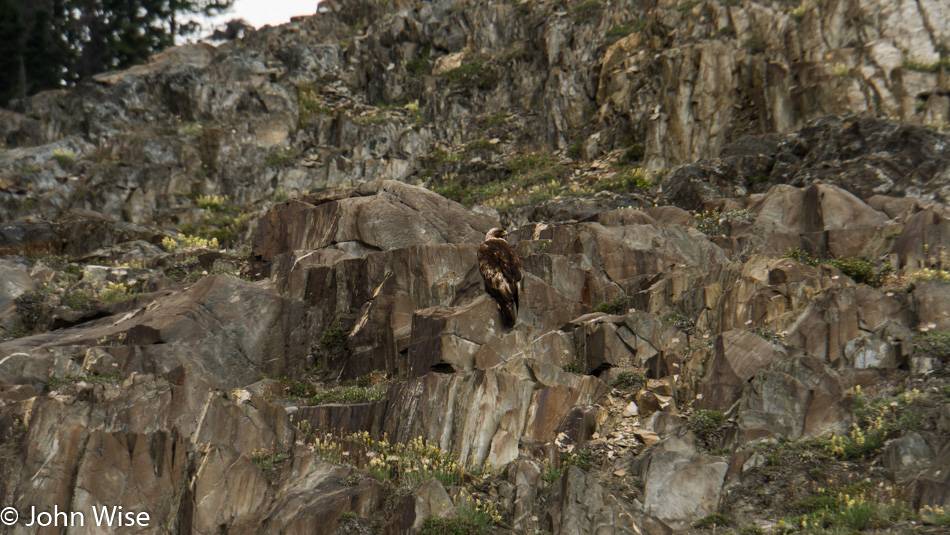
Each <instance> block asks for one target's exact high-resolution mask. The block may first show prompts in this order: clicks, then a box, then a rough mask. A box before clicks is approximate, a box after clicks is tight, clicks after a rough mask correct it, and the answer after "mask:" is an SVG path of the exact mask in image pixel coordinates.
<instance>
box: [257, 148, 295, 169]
mask: <svg viewBox="0 0 950 535" xmlns="http://www.w3.org/2000/svg"><path fill="white" fill-rule="evenodd" d="M300 152H301V150H300V149H299V148H297V147H291V148H283V147H278V148H276V149H274V150H272V151H270V153H268V154H267V159H266V160H265V161H264V163H265V164H266V165H267V166H268V167H285V166H288V165H290V164H292V163H294V162H296V161H297V158H298V157H299V156H300Z"/></svg>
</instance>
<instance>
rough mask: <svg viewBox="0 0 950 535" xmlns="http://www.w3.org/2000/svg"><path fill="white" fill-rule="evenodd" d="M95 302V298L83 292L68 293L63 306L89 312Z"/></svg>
mask: <svg viewBox="0 0 950 535" xmlns="http://www.w3.org/2000/svg"><path fill="white" fill-rule="evenodd" d="M95 302H96V300H95V298H94V297H93V296H92V295H90V294H89V293H88V292H86V291H83V290H76V291H72V292H68V293H66V295H64V296H63V304H64V305H66V306H67V307H69V308H71V309H73V310H88V309H90V308H92V307H93V305H94V304H95Z"/></svg>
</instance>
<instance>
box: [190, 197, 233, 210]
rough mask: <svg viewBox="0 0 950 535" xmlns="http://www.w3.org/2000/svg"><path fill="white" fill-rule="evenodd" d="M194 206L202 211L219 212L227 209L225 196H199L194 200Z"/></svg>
mask: <svg viewBox="0 0 950 535" xmlns="http://www.w3.org/2000/svg"><path fill="white" fill-rule="evenodd" d="M195 206H197V207H198V208H201V209H202V210H208V211H211V212H220V211H222V210H224V209H225V208H227V207H228V196H227V195H223V196H222V195H199V196H198V197H197V198H196V199H195Z"/></svg>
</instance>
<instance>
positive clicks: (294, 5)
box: [202, 0, 318, 34]
mask: <svg viewBox="0 0 950 535" xmlns="http://www.w3.org/2000/svg"><path fill="white" fill-rule="evenodd" d="M317 3H318V0H235V1H234V6H233V7H232V8H231V10H230V11H227V12H225V13H224V14H222V15H219V16H217V17H212V18H210V19H208V20H207V21H202V26H203V27H204V28H205V31H203V32H202V34H208V33H211V31H212V30H213V29H214V28H215V27H220V26H222V25H223V24H224V23H225V22H227V21H229V20H231V19H244V20H246V21H247V22H248V23H249V24H250V25H251V26H254V27H255V28H260V27H261V26H265V25H267V24H270V25H271V26H279V25H281V24H284V23H287V22H290V17H296V16H300V15H313V14H314V13H316V12H317Z"/></svg>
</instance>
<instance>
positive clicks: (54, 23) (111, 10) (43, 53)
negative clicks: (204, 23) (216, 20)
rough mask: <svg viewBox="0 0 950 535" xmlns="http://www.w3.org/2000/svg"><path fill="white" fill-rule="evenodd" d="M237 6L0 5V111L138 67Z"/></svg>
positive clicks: (208, 1) (148, 0)
mask: <svg viewBox="0 0 950 535" xmlns="http://www.w3.org/2000/svg"><path fill="white" fill-rule="evenodd" d="M233 3H234V0H0V105H6V104H7V102H9V100H10V99H12V98H18V97H24V96H26V95H30V94H33V93H36V92H38V91H42V90H45V89H54V88H57V87H62V86H67V85H71V84H74V83H76V82H78V81H79V80H82V79H83V78H86V77H88V76H91V75H93V74H97V73H100V72H103V71H107V70H111V69H123V68H126V67H129V66H131V65H135V64H137V63H141V62H142V61H144V60H145V59H146V58H148V57H149V56H150V55H152V54H154V53H156V52H159V51H161V50H163V49H165V48H167V47H169V46H172V45H174V44H176V43H177V41H180V38H182V37H187V36H191V35H194V34H195V33H196V32H197V31H198V29H199V28H198V24H197V23H196V22H194V20H193V18H194V17H195V16H197V15H215V14H218V13H222V12H224V11H226V10H228V9H230V8H231V5H232V4H233Z"/></svg>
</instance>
